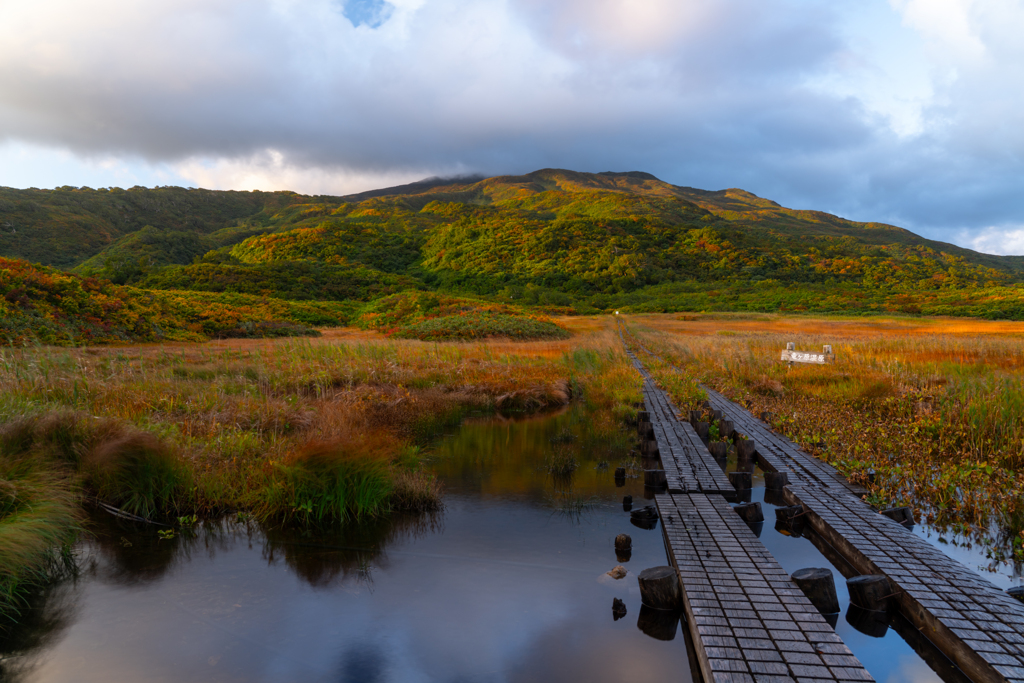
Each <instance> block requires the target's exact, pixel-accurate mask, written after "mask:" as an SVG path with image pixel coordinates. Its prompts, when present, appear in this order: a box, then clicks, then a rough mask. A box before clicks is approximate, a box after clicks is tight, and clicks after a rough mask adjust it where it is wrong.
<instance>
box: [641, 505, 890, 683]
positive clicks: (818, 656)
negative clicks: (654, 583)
mask: <svg viewBox="0 0 1024 683" xmlns="http://www.w3.org/2000/svg"><path fill="white" fill-rule="evenodd" d="M655 501H656V502H657V504H658V509H659V510H660V511H661V515H662V522H663V524H662V528H663V529H664V533H665V537H666V540H667V543H668V547H669V555H670V556H671V558H672V562H673V564H674V565H675V567H676V569H677V570H678V572H679V577H680V581H681V582H682V587H683V600H684V604H685V608H686V615H687V621H688V622H689V625H690V633H691V635H692V636H693V641H694V646H695V649H696V650H697V659H698V661H699V662H700V665H701V669H702V673H703V675H704V680H705V681H707V682H708V683H710V682H712V681H713V682H715V683H733V682H735V683H740V682H742V683H755V682H756V683H783V682H785V683H795V682H803V681H817V682H819V683H820V682H823V681H873V680H874V679H873V678H872V677H871V675H870V674H869V673H868V672H867V671H866V670H865V669H864V666H863V664H861V663H860V660H858V659H857V658H856V657H855V656H854V655H853V653H852V652H851V651H850V649H849V648H848V647H846V645H844V644H843V640H842V638H840V637H839V636H837V635H836V633H835V631H834V630H833V629H832V627H831V626H829V624H828V622H826V621H825V619H824V617H822V616H821V614H819V613H818V610H817V609H816V608H815V607H814V606H813V605H812V604H811V602H810V601H809V600H808V599H807V598H806V597H805V596H804V594H803V592H802V591H801V590H800V589H799V588H797V586H796V585H795V584H794V583H793V582H792V580H790V577H789V574H788V573H787V572H786V570H785V569H783V568H782V567H781V565H779V563H778V562H777V561H776V560H775V558H774V557H772V555H771V553H770V552H768V550H767V549H766V548H765V547H764V545H763V544H762V543H761V541H760V540H758V538H757V536H755V535H754V532H753V531H751V530H750V528H749V527H748V526H747V524H746V522H744V521H743V520H742V519H740V517H739V515H737V514H736V513H735V512H733V510H732V507H730V506H729V504H728V503H727V502H726V501H725V499H724V498H722V497H721V496H719V495H705V494H700V493H694V494H686V495H679V494H669V493H666V494H659V495H657V496H655Z"/></svg>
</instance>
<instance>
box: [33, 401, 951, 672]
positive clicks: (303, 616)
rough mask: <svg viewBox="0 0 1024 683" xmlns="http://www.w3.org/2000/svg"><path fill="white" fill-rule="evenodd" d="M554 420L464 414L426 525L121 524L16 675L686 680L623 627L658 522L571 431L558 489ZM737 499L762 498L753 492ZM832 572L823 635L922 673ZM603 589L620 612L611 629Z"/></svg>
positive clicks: (805, 561)
mask: <svg viewBox="0 0 1024 683" xmlns="http://www.w3.org/2000/svg"><path fill="white" fill-rule="evenodd" d="M566 426H569V427H571V428H572V429H575V430H576V431H580V430H581V429H583V428H584V423H581V422H579V416H578V415H573V414H572V413H569V414H566V415H563V416H561V417H558V418H555V419H550V418H549V419H544V420H527V421H523V422H506V423H499V424H496V423H494V422H473V423H469V424H467V425H465V426H464V427H463V428H462V429H461V430H460V431H459V432H458V433H457V434H455V435H452V436H450V437H448V438H446V439H444V440H442V441H441V442H439V443H438V444H437V446H436V448H435V449H434V457H435V461H434V467H435V469H436V470H437V471H438V473H439V474H440V476H441V477H442V479H443V481H444V482H445V485H446V487H447V490H448V492H449V493H448V495H447V497H446V502H447V506H448V507H447V510H446V512H445V513H444V514H443V516H442V518H441V520H440V523H439V524H436V525H434V526H433V527H430V526H429V525H426V526H423V525H421V526H420V527H415V526H409V527H408V528H407V527H405V526H402V524H398V523H397V522H396V524H394V525H393V526H392V527H387V525H385V526H382V527H381V528H375V527H370V526H364V527H363V528H361V529H360V530H358V531H349V532H345V533H342V534H340V535H339V534H333V535H318V536H305V537H304V536H302V535H295V534H291V535H289V534H281V533H273V534H271V536H270V539H269V540H268V539H267V538H265V537H264V536H263V535H262V534H258V533H257V534H255V535H253V536H251V537H250V536H247V535H246V534H245V533H244V532H243V531H242V529H241V528H239V527H235V528H233V530H230V531H228V532H224V533H221V534H220V536H216V535H214V536H213V537H209V538H208V537H200V538H199V539H197V540H196V541H194V542H192V543H191V544H187V543H184V542H183V541H182V540H181V539H178V540H176V541H174V542H163V541H156V540H155V532H153V531H152V530H146V532H145V533H146V534H150V536H147V537H145V538H136V537H133V539H134V541H135V542H134V543H133V545H132V546H131V547H130V548H126V547H124V545H123V544H121V543H120V542H119V537H120V535H121V534H122V533H128V534H130V533H131V532H129V531H123V532H122V531H121V530H117V531H116V532H114V533H111V534H109V535H108V536H105V537H104V538H107V540H106V541H103V540H101V541H98V542H96V543H95V544H93V546H92V547H91V548H90V555H91V557H94V558H95V562H96V564H95V566H94V567H93V568H92V569H91V570H89V571H86V572H85V574H84V575H83V578H82V579H81V580H80V581H79V584H78V586H77V588H76V589H75V590H74V591H73V593H74V595H75V596H76V601H75V602H76V608H75V615H76V616H74V617H73V618H72V619H70V620H69V625H68V626H67V627H66V629H65V630H63V631H61V632H59V635H58V636H57V637H56V638H54V639H53V641H52V642H51V643H50V644H49V645H48V646H47V647H46V648H45V649H44V650H43V651H42V652H41V653H37V656H36V658H35V660H36V661H37V662H38V664H37V665H35V666H34V667H31V668H30V670H29V672H28V674H27V675H26V676H24V677H22V678H23V679H24V680H26V681H32V682H38V683H43V682H46V683H62V682H65V681H67V682H71V681H74V682H76V683H78V682H83V683H90V682H92V681H97V682H98V681H103V683H107V682H108V681H111V680H117V681H121V680H124V681H144V682H162V681H168V682H170V681H174V682H178V681H190V682H191V681H196V682H205V681H210V682H221V681H225V682H234V681H259V682H263V681H266V682H271V681H273V682H278V681H340V682H342V683H347V682H349V681H351V682H359V683H378V682H380V683H392V682H396V681H402V682H405V681H409V682H413V683H418V682H420V681H424V682H426V681H444V682H449V681H450V682H451V683H464V682H465V683H468V682H474V683H475V682H477V681H496V682H508V683H520V682H522V683H526V682H528V681H595V682H598V683H600V682H602V681H609V682H611V681H616V682H618V681H655V680H656V681H662V680H671V681H684V682H685V681H686V680H688V679H689V663H688V658H687V652H686V644H685V641H684V636H683V635H682V630H679V631H678V635H677V637H676V638H675V640H673V641H669V642H663V641H659V640H655V639H653V638H650V637H648V636H646V635H644V634H643V633H642V632H641V631H640V630H638V628H637V617H638V616H639V613H640V600H639V591H638V589H637V585H636V578H635V574H636V573H637V572H639V571H640V570H642V569H644V568H646V567H650V566H655V565H660V564H665V563H666V561H667V560H666V557H665V549H664V544H663V540H662V535H661V531H660V529H655V530H652V531H643V530H640V529H638V528H636V527H634V526H632V525H631V524H630V523H629V516H628V514H626V513H625V512H623V511H622V507H621V505H620V504H619V501H620V500H621V496H622V495H623V494H625V493H629V494H632V495H633V497H634V500H635V501H636V505H637V506H641V505H644V504H645V503H646V502H647V501H644V500H643V498H642V495H641V494H642V491H643V488H642V484H641V483H640V482H639V481H638V480H635V479H634V480H628V483H627V485H626V486H625V487H623V488H616V487H615V486H614V485H613V483H612V481H613V480H612V470H613V469H614V467H615V466H616V465H617V464H618V461H619V459H620V457H621V453H619V452H617V451H615V448H614V447H613V446H611V445H609V444H607V443H605V442H599V441H594V442H586V441H578V442H576V443H575V445H574V446H573V448H575V453H576V455H577V456H578V457H579V458H580V460H581V464H580V467H579V469H578V470H577V471H576V473H575V474H574V476H573V478H572V482H571V483H567V482H565V481H562V482H560V483H558V484H557V485H555V484H554V482H553V480H552V478H551V476H550V475H549V474H548V473H547V471H546V468H545V465H546V463H547V459H548V458H549V457H550V454H551V451H552V445H551V438H552V436H554V435H555V434H556V432H560V430H562V429H563V428H564V427H566ZM602 462H607V467H604V466H602V467H598V463H602ZM759 484H762V485H763V482H761V481H760V478H759V477H757V478H755V485H759ZM567 491H571V493H572V495H575V496H579V497H582V498H583V499H585V500H588V501H590V502H592V503H594V504H595V505H596V507H594V508H592V509H590V510H589V511H587V512H584V513H583V516H582V518H580V519H576V518H574V517H572V516H568V515H566V514H562V513H559V512H558V509H557V508H558V503H559V501H560V500H563V501H564V500H565V498H566V492H567ZM752 494H753V499H754V500H760V501H762V503H763V500H764V489H763V486H761V487H759V488H755V489H754V491H753V492H752ZM764 513H765V518H766V520H767V521H766V523H765V524H764V526H763V528H762V531H761V540H762V541H763V542H764V543H765V545H766V546H767V547H768V549H769V550H770V551H771V552H772V554H773V555H775V557H776V558H777V559H778V560H779V561H780V563H781V564H782V566H783V567H784V568H785V569H786V570H787V571H788V572H790V573H792V572H794V571H796V570H797V569H800V568H803V567H829V566H830V565H829V563H828V561H827V560H825V559H824V557H823V556H822V555H821V554H820V553H819V551H818V550H817V549H816V548H815V547H814V546H813V545H812V544H811V542H810V541H808V540H807V539H804V538H790V537H787V536H784V535H782V534H780V533H778V532H776V531H775V530H774V528H773V525H774V512H773V507H772V506H770V505H767V504H765V509H764ZM618 533H628V534H630V535H631V536H632V537H633V547H634V550H633V556H632V559H631V561H629V562H628V563H626V567H627V568H628V569H629V570H630V571H631V572H632V574H631V575H630V576H629V577H627V578H626V579H623V580H622V581H619V582H616V581H613V580H611V579H610V578H608V577H605V576H603V573H604V572H606V571H607V570H609V569H611V567H613V566H614V565H615V564H617V563H618V562H617V561H616V558H615V553H614V549H613V539H614V537H615V535H616V534H618ZM147 539H148V540H147ZM170 543H175V544H179V545H170ZM353 548H355V550H354V549H353ZM359 549H362V550H359ZM367 549H369V550H367ZM175 553H176V554H175ZM833 574H834V576H835V580H836V588H837V592H838V594H839V598H840V603H841V604H842V606H843V610H844V615H843V616H842V617H840V619H839V621H838V624H837V626H836V630H837V632H838V633H839V634H840V635H841V636H842V638H843V639H844V641H845V642H846V643H847V645H848V646H849V647H850V648H851V649H852V650H853V652H854V653H855V654H856V655H857V656H858V657H859V658H860V659H861V661H863V662H864V663H865V665H866V666H867V667H868V669H869V671H871V673H872V674H873V675H874V676H875V677H876V679H877V680H878V681H879V683H896V682H908V683H932V682H934V681H937V680H938V678H937V676H936V674H935V673H933V672H932V670H931V669H930V668H929V667H928V666H927V665H926V664H925V663H924V662H923V661H922V660H921V659H920V658H919V657H918V656H917V655H916V654H915V653H914V652H913V650H912V649H911V648H910V646H909V645H908V644H907V643H906V642H905V641H904V640H903V639H902V638H901V637H900V636H899V635H898V634H897V633H896V632H895V631H894V630H893V629H891V628H890V629H889V630H888V632H887V633H886V635H885V637H883V638H873V637H871V636H868V635H865V634H863V633H861V632H860V631H857V630H856V629H854V628H853V626H851V625H850V624H849V623H847V621H846V619H845V610H846V607H847V605H848V603H849V596H848V594H847V591H846V582H845V580H844V579H843V577H842V576H841V575H840V574H839V573H838V572H835V571H834V570H833ZM614 597H618V598H621V599H623V600H624V601H625V603H626V606H627V610H628V613H627V615H626V617H625V618H623V619H620V620H618V621H613V620H612V614H611V602H612V598H614ZM19 680H21V678H19Z"/></svg>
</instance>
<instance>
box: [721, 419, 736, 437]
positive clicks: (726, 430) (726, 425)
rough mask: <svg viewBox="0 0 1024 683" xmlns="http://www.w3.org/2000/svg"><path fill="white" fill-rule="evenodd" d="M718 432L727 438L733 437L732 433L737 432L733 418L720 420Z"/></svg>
mask: <svg viewBox="0 0 1024 683" xmlns="http://www.w3.org/2000/svg"><path fill="white" fill-rule="evenodd" d="M718 433H719V434H721V435H722V436H723V437H724V438H726V439H731V438H732V435H733V434H735V433H736V428H735V427H734V426H733V424H732V420H719V421H718Z"/></svg>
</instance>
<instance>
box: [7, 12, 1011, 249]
mask: <svg viewBox="0 0 1024 683" xmlns="http://www.w3.org/2000/svg"><path fill="white" fill-rule="evenodd" d="M1022 32H1024V0H714V1H713V2H709V1H708V0H390V1H385V0H302V1H301V2H300V1H298V0H161V1H160V2H140V1H139V0H94V1H93V2H90V3H82V2H80V0H33V1H32V2H14V1H13V0H4V1H0V185H6V186H10V187H58V186H62V185H73V186H83V185H84V186H89V187H109V186H117V187H131V186H133V185H145V186H154V185H180V186H185V187H206V188H212V189H241V190H251V189H263V190H281V189H287V190H295V191H299V192H305V193H324V194H335V195H340V194H346V193H352V192H358V191H362V190H367V189H373V188H378V187H387V186H391V185H396V184H401V183H405V182H411V181H414V180H419V179H422V178H426V177H432V176H450V175H460V174H469V173H481V174H485V175H499V174H520V173H528V172H530V171H534V170H537V169H540V168H550V167H555V168H568V169H573V170H577V171H591V172H598V171H632V170H637V171H646V172H649V173H653V174H654V175H656V176H658V177H659V178H661V179H662V180H665V181H667V182H670V183H674V184H676V185H684V186H690V187H698V188H702V189H709V190H718V189H724V188H729V187H740V188H743V189H746V190H749V191H751V192H753V193H755V194H757V195H760V196H762V197H767V198H770V199H774V200H775V201H777V202H779V203H781V204H783V205H785V206H789V207H793V208H803V209H818V210H823V211H829V212H831V213H835V214H838V215H840V216H843V217H845V218H850V219H853V220H861V221H880V222H887V223H892V224H895V225H899V226H902V227H906V228H909V229H911V230H913V231H915V232H917V233H919V234H922V235H925V236H927V237H930V238H932V239H938V240H943V241H947V242H953V243H955V244H959V245H961V246H965V247H969V248H973V249H977V250H979V251H984V252H988V253H996V254H1024V191H1022V190H1024V40H1021V39H1020V35H1021V33H1022Z"/></svg>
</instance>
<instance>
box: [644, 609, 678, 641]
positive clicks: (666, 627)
mask: <svg viewBox="0 0 1024 683" xmlns="http://www.w3.org/2000/svg"><path fill="white" fill-rule="evenodd" d="M679 614H680V612H679V610H665V609H654V608H653V607H648V606H647V605H644V604H641V605H640V618H639V619H637V621H636V627H637V628H638V629H640V630H641V631H643V632H644V635H646V636H650V637H651V638H654V639H656V640H672V639H673V638H675V637H676V631H678V630H679Z"/></svg>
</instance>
